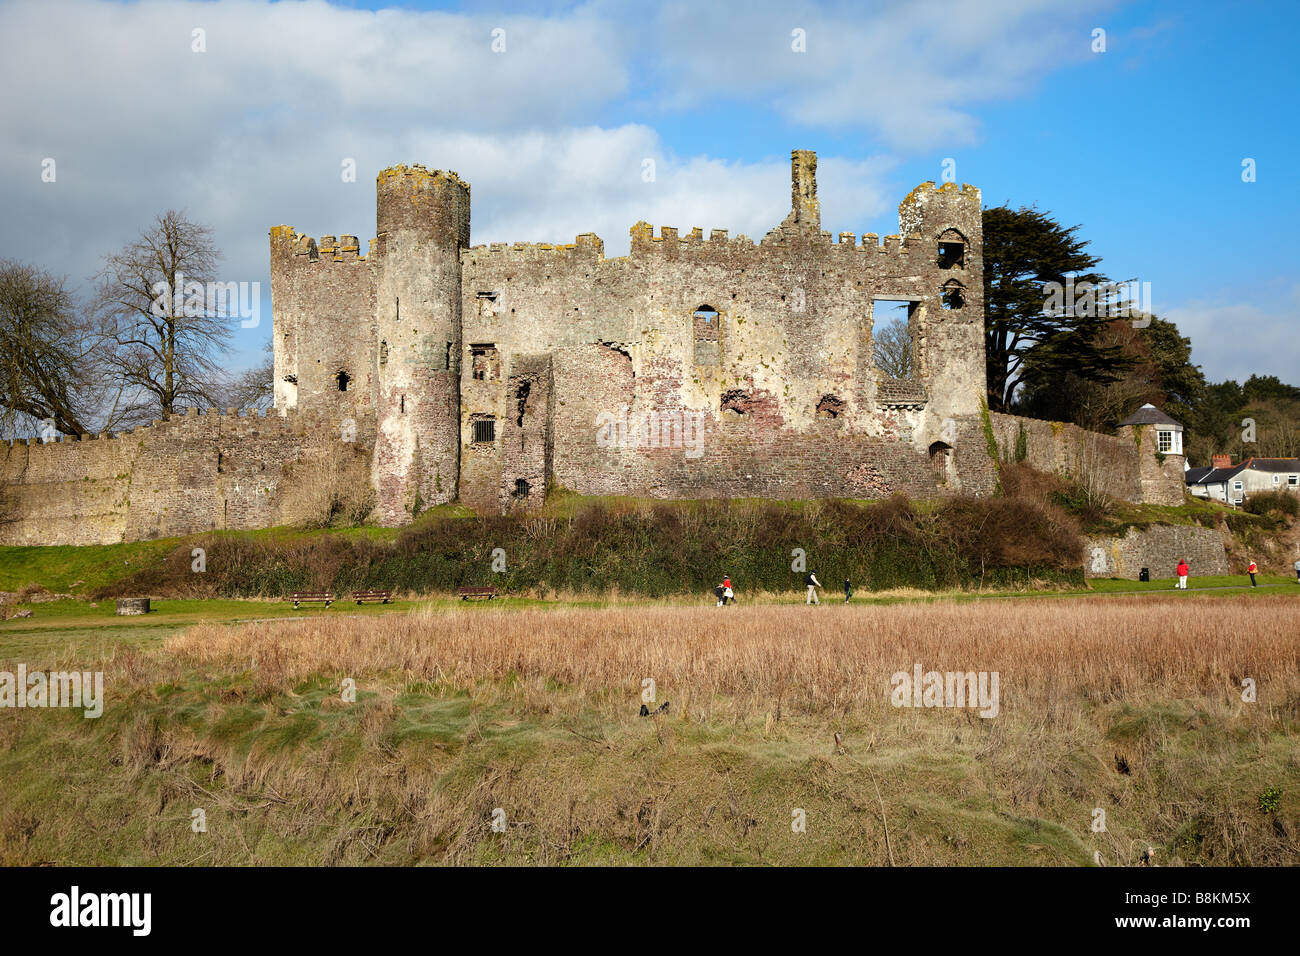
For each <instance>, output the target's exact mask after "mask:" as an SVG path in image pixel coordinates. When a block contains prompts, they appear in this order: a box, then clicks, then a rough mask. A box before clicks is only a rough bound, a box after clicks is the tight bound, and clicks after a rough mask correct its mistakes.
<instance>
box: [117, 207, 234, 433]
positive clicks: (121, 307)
mask: <svg viewBox="0 0 1300 956" xmlns="http://www.w3.org/2000/svg"><path fill="white" fill-rule="evenodd" d="M219 258H220V256H219V255H218V253H217V251H216V249H215V247H214V246H213V244H212V230H211V229H209V228H208V227H206V226H202V225H199V224H198V223H194V222H191V221H190V220H188V219H186V218H185V215H184V213H181V212H177V211H175V210H168V211H167V212H164V213H162V214H161V215H159V216H158V217H157V218H156V219H155V220H154V223H153V225H152V226H150V227H149V228H148V229H146V230H145V231H144V232H143V233H142V234H141V235H140V238H138V239H137V240H135V241H134V242H132V243H131V244H130V245H128V246H127V247H126V248H125V249H123V250H122V251H121V252H118V253H115V254H113V255H110V256H108V257H106V259H105V261H104V268H103V269H102V270H101V272H100V273H99V276H98V279H99V285H98V297H97V298H98V301H97V310H96V311H97V314H98V316H99V318H100V322H101V328H102V329H103V331H104V335H105V337H106V339H107V340H109V342H110V344H111V350H110V352H109V354H108V355H107V357H106V363H107V365H108V366H109V368H110V369H111V370H112V371H113V372H114V373H116V375H117V377H118V378H119V379H120V380H121V382H122V383H123V385H124V387H125V388H126V389H127V392H128V394H129V395H130V398H131V401H130V407H129V409H127V410H126V411H127V414H128V415H129V416H130V417H132V418H135V419H140V418H147V417H151V416H152V415H154V414H157V413H159V412H161V413H163V414H167V415H170V414H173V413H175V412H176V410H177V409H178V408H182V407H184V406H185V405H186V404H187V403H189V404H194V405H198V404H207V405H212V404H215V403H216V402H215V398H216V395H215V383H217V382H218V380H219V379H220V374H221V373H220V364H219V360H220V358H221V356H223V355H224V354H225V353H226V351H227V350H228V348H229V345H228V342H229V339H230V325H229V316H227V315H225V314H223V310H222V309H221V308H220V307H219V305H218V304H217V303H216V302H215V301H214V297H213V296H212V295H211V294H210V290H212V289H213V288H216V283H215V282H214V281H213V278H214V274H215V271H216V265H217V262H218V260H219Z"/></svg>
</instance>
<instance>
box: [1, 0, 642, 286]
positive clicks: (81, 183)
mask: <svg viewBox="0 0 1300 956" xmlns="http://www.w3.org/2000/svg"><path fill="white" fill-rule="evenodd" d="M497 28H501V29H503V30H505V37H504V39H505V45H506V46H505V52H504V53H494V52H493V51H492V42H493V30H494V29H497ZM196 30H201V31H202V34H201V39H202V43H203V45H204V46H205V47H206V52H201V53H200V52H195V51H194V49H193V47H194V44H195V42H196V41H195V33H194V31H196ZM616 30H617V27H616V25H614V24H612V23H610V22H608V21H606V20H600V19H597V18H595V17H594V16H593V15H591V14H590V13H587V12H584V11H582V10H576V11H571V12H568V13H563V14H558V15H557V16H555V17H554V18H551V19H540V18H536V17H531V16H526V15H507V16H490V17H488V16H484V17H479V16H473V15H461V14H447V13H436V12H413V11H406V10H385V11H380V12H369V11H358V10H345V9H340V8H338V7H333V6H330V5H328V4H325V3H323V2H303V3H297V2H294V3H277V4H269V3H264V2H252V0H227V2H224V3H220V4H215V3H194V2H184V0H154V2H142V3H136V4H118V3H101V2H91V0H67V2H61V3H57V4H44V3H32V4H10V5H6V6H0V36H4V37H6V38H8V39H10V40H11V41H12V40H13V39H14V38H21V42H10V43H7V44H6V56H5V57H4V59H3V60H0V83H3V84H4V86H5V88H6V89H8V90H10V91H18V90H21V91H22V95H10V96H6V97H4V98H3V99H0V127H3V129H4V130H5V136H4V138H3V140H2V141H0V180H3V182H4V183H5V189H4V191H3V197H4V198H3V200H2V202H3V209H2V210H0V211H3V212H4V213H5V219H6V220H7V221H9V222H11V223H13V222H21V223H23V224H25V226H26V231H25V232H24V233H22V234H18V233H16V232H15V231H13V230H11V231H9V234H8V235H7V236H4V237H0V255H5V256H22V257H25V258H37V259H38V260H39V261H41V262H42V264H44V265H46V266H49V267H52V268H56V269H59V270H60V271H65V272H69V273H71V274H73V275H75V276H77V277H82V276H84V275H86V274H87V272H89V271H93V269H94V264H95V261H97V260H98V258H99V257H100V256H101V255H102V254H103V253H104V252H106V251H108V250H109V249H111V248H113V247H115V246H117V245H120V244H121V243H122V242H123V241H124V240H126V239H127V238H129V237H131V236H132V235H133V234H134V233H135V232H136V231H138V230H139V229H140V228H142V227H143V226H144V225H145V223H146V222H147V221H148V220H149V219H150V217H151V216H152V215H153V214H154V213H156V212H158V211H160V210H162V209H164V208H167V207H172V206H175V207H181V208H185V209H187V210H188V211H189V212H190V213H191V215H193V216H194V217H196V218H198V219H201V220H203V221H205V222H208V223H211V224H212V225H213V226H214V227H216V230H217V236H218V239H219V241H221V243H222V244H223V246H224V247H225V251H226V253H227V261H228V268H230V269H231V270H233V271H235V272H237V273H240V274H241V275H242V274H244V273H246V272H248V271H250V270H251V269H253V264H254V263H257V265H258V271H263V272H264V271H265V258H266V252H265V239H266V231H267V227H268V226H269V225H271V224H273V223H275V222H278V221H281V220H284V219H288V218H289V217H290V216H291V215H296V216H299V217H301V218H306V216H305V215H304V213H305V210H307V209H311V210H328V211H330V212H331V213H332V214H333V215H337V216H340V217H345V218H346V219H347V220H348V221H349V222H351V223H353V224H354V229H351V230H349V231H356V232H358V233H361V232H366V231H367V229H366V228H365V224H366V222H373V219H374V212H373V190H367V188H366V186H365V185H364V183H365V179H366V174H365V172H364V171H365V170H367V169H368V170H370V175H371V176H373V172H374V171H375V170H377V169H379V168H381V167H382V166H386V165H389V164H391V163H393V162H397V161H411V162H415V161H423V162H426V163H428V164H430V165H447V163H446V161H445V160H444V159H443V158H442V151H441V149H440V148H439V145H438V141H437V139H436V138H431V137H430V136H429V131H431V130H453V131H454V133H452V134H450V135H453V136H459V137H464V136H467V135H474V136H477V137H479V138H480V139H482V140H484V141H490V140H492V139H493V138H494V137H500V136H503V135H507V134H509V135H514V134H515V133H517V132H518V130H519V129H520V128H524V127H528V128H536V129H543V130H563V129H566V128H568V127H570V126H572V125H573V124H575V123H582V122H587V121H588V120H587V117H589V115H590V114H591V113H592V112H593V111H596V110H597V109H598V108H599V107H600V106H601V105H602V104H603V103H605V102H607V101H608V99H609V97H611V96H614V95H617V94H618V93H619V91H621V90H622V89H623V87H624V85H625V83H626V72H625V71H626V61H625V60H624V58H623V57H622V56H620V55H619V53H618V43H617V42H616ZM47 158H49V159H53V160H54V162H55V164H56V166H55V170H56V176H57V179H56V181H55V182H54V183H46V182H42V180H41V172H42V161H43V160H45V159H47ZM345 159H353V160H355V161H356V165H357V168H358V170H359V173H358V180H359V181H358V183H356V184H346V183H344V182H342V179H341V169H342V167H341V164H342V162H343V161H344V160H345ZM371 182H372V183H373V179H371ZM363 212H364V213H365V215H364V216H363ZM316 215H319V213H315V214H314V216H313V218H315V216H316ZM254 247H257V248H259V249H260V251H259V252H258V254H257V256H256V257H255V258H254V257H253V256H252V255H251V254H250V250H251V249H252V248H254Z"/></svg>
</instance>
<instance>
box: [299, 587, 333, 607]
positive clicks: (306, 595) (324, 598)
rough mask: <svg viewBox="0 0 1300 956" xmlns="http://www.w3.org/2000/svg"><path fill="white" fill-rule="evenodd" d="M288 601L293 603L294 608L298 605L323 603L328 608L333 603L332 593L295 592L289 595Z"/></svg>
mask: <svg viewBox="0 0 1300 956" xmlns="http://www.w3.org/2000/svg"><path fill="white" fill-rule="evenodd" d="M289 600H290V601H292V602H293V606H294V607H297V606H298V605H299V604H310V603H321V602H323V603H324V604H325V606H326V607H329V606H330V605H331V604H333V603H334V592H332V591H295V592H294V593H293V594H290V595H289Z"/></svg>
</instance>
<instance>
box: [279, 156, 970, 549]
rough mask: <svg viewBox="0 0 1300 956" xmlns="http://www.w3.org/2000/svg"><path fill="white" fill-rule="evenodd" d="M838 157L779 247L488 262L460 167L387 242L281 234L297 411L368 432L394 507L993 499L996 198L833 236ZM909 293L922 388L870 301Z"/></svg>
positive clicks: (414, 192)
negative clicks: (991, 280) (988, 254)
mask: <svg viewBox="0 0 1300 956" xmlns="http://www.w3.org/2000/svg"><path fill="white" fill-rule="evenodd" d="M816 164H817V159H816V156H815V155H814V154H813V153H810V152H805V151H796V152H795V153H794V154H793V159H792V164H791V169H792V175H791V193H792V201H791V211H790V214H789V215H788V216H787V217H786V219H785V221H784V222H782V223H781V224H780V225H779V226H777V227H776V228H775V229H773V230H772V231H771V232H770V233H768V235H767V236H766V237H764V238H763V240H762V241H761V242H754V241H753V240H751V239H749V238H748V237H746V236H735V237H731V236H729V235H728V234H727V233H726V231H724V230H714V231H713V233H712V234H711V235H710V236H708V237H707V238H706V237H705V236H704V235H703V234H702V232H701V230H699V229H695V230H692V231H691V232H689V233H686V234H679V233H678V231H677V229H675V228H670V227H663V228H661V229H660V230H659V231H658V234H657V235H656V234H655V230H654V229H653V228H652V227H651V226H649V225H647V224H646V223H643V222H642V223H637V224H636V225H635V226H633V227H632V231H631V234H632V241H631V250H630V253H629V255H627V256H623V257H619V258H612V259H607V258H605V256H604V253H603V243H602V242H601V240H600V239H599V238H597V237H596V236H594V235H591V234H586V235H581V236H578V237H577V239H576V240H575V241H574V242H573V243H571V244H567V245H546V244H542V245H534V244H523V243H518V244H515V245H513V246H511V245H506V244H504V243H502V244H493V245H492V246H475V247H470V246H469V244H468V238H469V208H470V206H469V187H468V186H467V185H466V184H465V183H463V182H461V180H460V179H459V178H458V177H457V176H456V174H454V173H442V172H430V171H427V170H425V169H423V168H421V167H418V166H417V167H402V166H399V167H396V168H393V169H389V170H385V171H384V172H382V173H381V174H380V175H379V180H378V222H377V231H378V238H376V239H375V240H373V241H372V242H371V243H370V250H369V254H368V255H367V256H364V257H362V256H361V255H360V247H359V244H358V242H357V240H356V239H355V238H354V237H351V236H345V237H343V239H342V240H337V239H335V238H334V237H332V236H327V237H324V238H323V239H321V240H319V241H316V240H313V239H310V238H308V237H305V236H299V235H297V234H296V233H295V232H294V231H293V230H292V229H290V228H289V227H287V226H277V227H275V228H274V229H273V230H272V232H271V259H272V297H273V311H274V313H275V353H276V370H275V374H276V386H275V387H276V406H277V408H279V409H283V410H288V409H293V408H302V409H311V410H328V411H330V412H331V413H333V414H339V415H351V416H352V417H354V418H355V419H356V420H357V421H358V422H360V421H363V420H365V421H372V422H373V423H374V432H375V435H376V446H375V448H374V450H373V458H372V479H373V483H374V485H375V488H376V491H377V493H378V505H377V518H378V519H379V520H380V521H381V522H382V523H385V524H395V523H401V522H404V521H407V520H410V517H411V516H412V515H413V514H414V513H415V512H416V511H417V510H418V509H419V508H421V507H423V506H427V505H429V504H433V503H437V502H446V501H451V500H453V499H457V498H459V500H461V501H463V502H464V503H466V504H468V505H470V506H472V507H474V508H478V509H481V510H488V511H498V510H505V509H510V508H524V509H527V508H533V507H537V506H538V505H540V503H541V501H542V499H543V498H544V497H545V495H546V493H547V491H548V490H549V489H551V488H553V487H556V486H560V487H564V488H568V489H570V490H573V491H576V492H579V493H582V494H593V495H607V494H629V495H644V496H652V497H661V498H706V497H737V496H752V497H775V498H810V497H825V496H832V495H839V496H846V497H854V498H873V497H880V496H882V495H887V494H889V493H891V492H893V491H905V492H908V493H910V494H914V495H927V496H932V495H940V494H950V493H955V492H959V491H966V492H973V493H976V494H981V493H987V492H988V491H990V490H991V489H992V487H993V484H994V478H993V468H992V463H991V462H990V461H989V457H988V454H987V449H986V444H985V441H984V439H983V435H982V430H981V429H982V426H981V419H980V398H981V396H982V395H983V394H984V353H983V339H982V336H983V302H982V294H983V293H982V290H983V277H982V274H981V263H982V258H981V208H980V194H979V191H978V190H977V189H975V188H973V187H970V186H964V187H961V188H958V187H957V186H955V185H953V184H945V185H944V186H943V187H942V188H935V186H934V184H933V183H926V184H924V185H922V186H919V187H917V189H915V190H913V192H912V193H911V195H909V196H908V197H907V198H906V199H905V200H904V201H903V203H902V205H901V206H900V208H899V221H900V234H899V235H897V236H889V237H886V239H885V240H884V242H883V244H882V243H880V242H879V241H878V239H877V237H876V236H875V235H867V236H864V237H863V242H862V243H861V244H859V243H858V242H857V237H856V236H855V235H853V234H852V233H842V234H841V235H840V236H839V237H838V241H834V240H833V239H832V237H831V235H830V234H829V233H826V232H823V231H821V228H820V225H821V211H820V204H819V201H818V199H817V182H816ZM882 301H892V302H893V303H900V304H904V306H905V309H906V313H907V316H908V325H909V331H910V333H911V340H912V365H913V369H914V374H913V375H912V377H910V378H909V379H907V380H893V379H889V378H886V377H884V376H882V375H881V374H880V373H879V372H878V371H877V368H876V364H875V357H874V351H873V336H872V330H873V325H874V323H875V321H876V316H875V315H874V309H873V305H875V304H878V303H881V302H882Z"/></svg>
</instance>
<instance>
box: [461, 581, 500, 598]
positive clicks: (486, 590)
mask: <svg viewBox="0 0 1300 956" xmlns="http://www.w3.org/2000/svg"><path fill="white" fill-rule="evenodd" d="M456 595H457V596H458V597H459V598H460V599H461V600H462V601H466V600H469V599H470V598H481V597H485V598H487V599H488V600H489V601H490V600H492V599H493V598H494V597H496V596H497V589H496V588H495V587H493V586H492V585H490V584H488V585H484V586H482V587H463V588H457V589H456Z"/></svg>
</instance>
